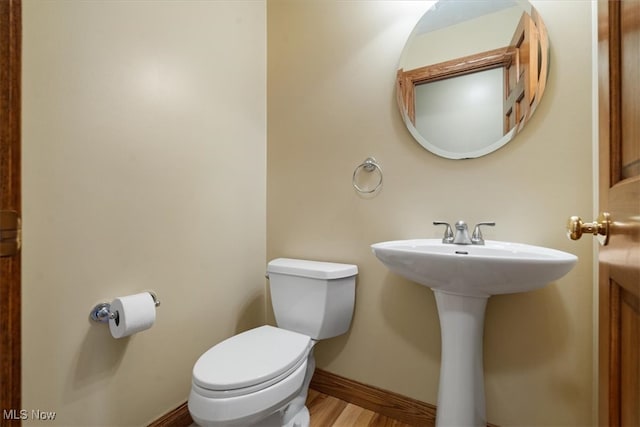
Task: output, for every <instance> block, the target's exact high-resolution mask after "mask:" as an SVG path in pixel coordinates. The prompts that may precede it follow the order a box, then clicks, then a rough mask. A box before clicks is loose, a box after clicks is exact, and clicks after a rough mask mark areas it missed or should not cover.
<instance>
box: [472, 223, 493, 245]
mask: <svg viewBox="0 0 640 427" xmlns="http://www.w3.org/2000/svg"><path fill="white" fill-rule="evenodd" d="M482 225H489V226H491V227H493V226H495V225H496V223H495V222H493V221H487V222H479V223H477V224H476V226H475V228H474V229H473V234H472V235H471V243H472V244H474V245H484V237H483V236H482V231H481V230H480V226H482Z"/></svg>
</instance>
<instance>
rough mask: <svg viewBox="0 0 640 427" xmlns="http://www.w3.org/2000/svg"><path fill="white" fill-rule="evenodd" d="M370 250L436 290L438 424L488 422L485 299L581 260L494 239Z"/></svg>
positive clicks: (528, 286) (530, 285) (546, 279)
mask: <svg viewBox="0 0 640 427" xmlns="http://www.w3.org/2000/svg"><path fill="white" fill-rule="evenodd" d="M371 249H372V250H373V253H374V254H375V255H376V257H378V259H380V261H382V263H383V264H384V265H386V266H387V268H389V270H391V271H393V272H394V273H396V274H399V275H401V276H404V277H406V278H407V279H410V280H413V281H415V282H418V283H420V284H422V285H425V286H428V287H429V288H431V289H432V290H433V292H434V294H435V297H436V306H437V307H438V317H439V319H440V330H441V334H440V335H441V337H442V350H441V355H440V357H441V364H440V385H439V388H438V411H437V415H436V427H444V426H447V427H448V426H474V427H485V426H486V425H487V419H486V410H485V397H484V373H483V369H482V336H483V330H484V329H483V328H484V314H485V310H486V304H487V300H488V299H489V297H490V296H491V295H497V294H508V293H516V292H526V291H531V290H534V289H537V288H541V287H543V286H545V285H546V284H548V283H550V282H553V281H554V280H557V279H559V278H561V277H562V276H564V275H565V274H567V273H568V272H569V271H570V270H571V269H572V268H573V266H574V265H575V263H576V262H577V260H578V258H577V257H576V256H575V255H571V254H568V253H566V252H561V251H557V250H554V249H547V248H543V247H539V246H531V245H525V244H520V243H507V242H498V241H492V240H486V241H485V244H484V245H454V244H446V243H442V240H440V239H417V240H396V241H391V242H382V243H376V244H374V245H371Z"/></svg>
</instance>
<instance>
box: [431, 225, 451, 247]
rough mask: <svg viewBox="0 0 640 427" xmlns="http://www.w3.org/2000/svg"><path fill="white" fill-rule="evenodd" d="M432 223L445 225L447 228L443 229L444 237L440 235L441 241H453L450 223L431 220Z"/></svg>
mask: <svg viewBox="0 0 640 427" xmlns="http://www.w3.org/2000/svg"><path fill="white" fill-rule="evenodd" d="M433 225H446V226H447V228H445V230H444V237H442V243H453V230H452V229H451V225H449V223H448V222H444V221H433Z"/></svg>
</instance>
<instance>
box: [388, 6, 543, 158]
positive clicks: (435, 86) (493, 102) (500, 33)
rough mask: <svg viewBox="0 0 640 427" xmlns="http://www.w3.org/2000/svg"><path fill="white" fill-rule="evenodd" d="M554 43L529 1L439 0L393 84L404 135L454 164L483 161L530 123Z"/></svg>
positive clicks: (420, 23)
mask: <svg viewBox="0 0 640 427" xmlns="http://www.w3.org/2000/svg"><path fill="white" fill-rule="evenodd" d="M548 68H549V39H548V36H547V31H546V27H545V25H544V23H543V21H542V18H541V17H540V15H539V14H538V13H537V11H536V10H535V8H533V6H531V5H530V4H529V3H528V2H527V1H525V0H439V1H437V2H434V4H433V5H432V6H431V7H430V8H429V10H427V12H426V13H425V14H424V15H423V16H422V18H421V19H420V20H419V21H418V23H417V24H416V26H415V28H414V30H413V32H412V33H411V35H410V36H409V39H408V40H407V43H406V45H405V47H404V50H403V51H402V55H401V57H400V65H399V68H398V71H397V78H396V95H397V101H398V107H399V108H400V112H401V114H402V117H403V120H404V122H405V124H406V125H407V129H409V132H411V134H412V135H413V137H414V138H415V139H416V141H418V143H420V145H422V146H423V147H424V148H426V149H427V150H429V151H431V152H432V153H434V154H437V155H439V156H442V157H446V158H449V159H468V158H475V157H480V156H484V155H486V154H489V153H491V152H493V151H495V150H497V149H498V148H500V147H502V146H503V145H504V144H506V143H507V142H509V141H511V140H512V139H513V138H514V137H515V136H516V135H517V134H518V133H519V132H520V131H521V130H522V129H523V127H524V126H525V124H526V123H527V121H528V120H529V118H530V117H531V116H532V114H533V113H534V111H535V110H536V107H537V106H538V103H539V102H540V99H541V98H542V94H543V93H544V88H545V84H546V80H547V73H548Z"/></svg>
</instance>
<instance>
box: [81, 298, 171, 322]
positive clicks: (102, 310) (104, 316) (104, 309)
mask: <svg viewBox="0 0 640 427" xmlns="http://www.w3.org/2000/svg"><path fill="white" fill-rule="evenodd" d="M148 292H149V295H151V298H153V303H154V304H155V305H156V307H159V306H160V300H158V297H157V296H156V294H155V293H154V292H151V291H148ZM89 318H90V319H91V320H93V321H96V322H103V323H106V322H108V321H109V320H111V319H117V318H118V312H117V311H111V304H109V303H108V302H101V303H100V304H97V305H96V306H95V307H93V309H92V310H91V313H90V314H89Z"/></svg>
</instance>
